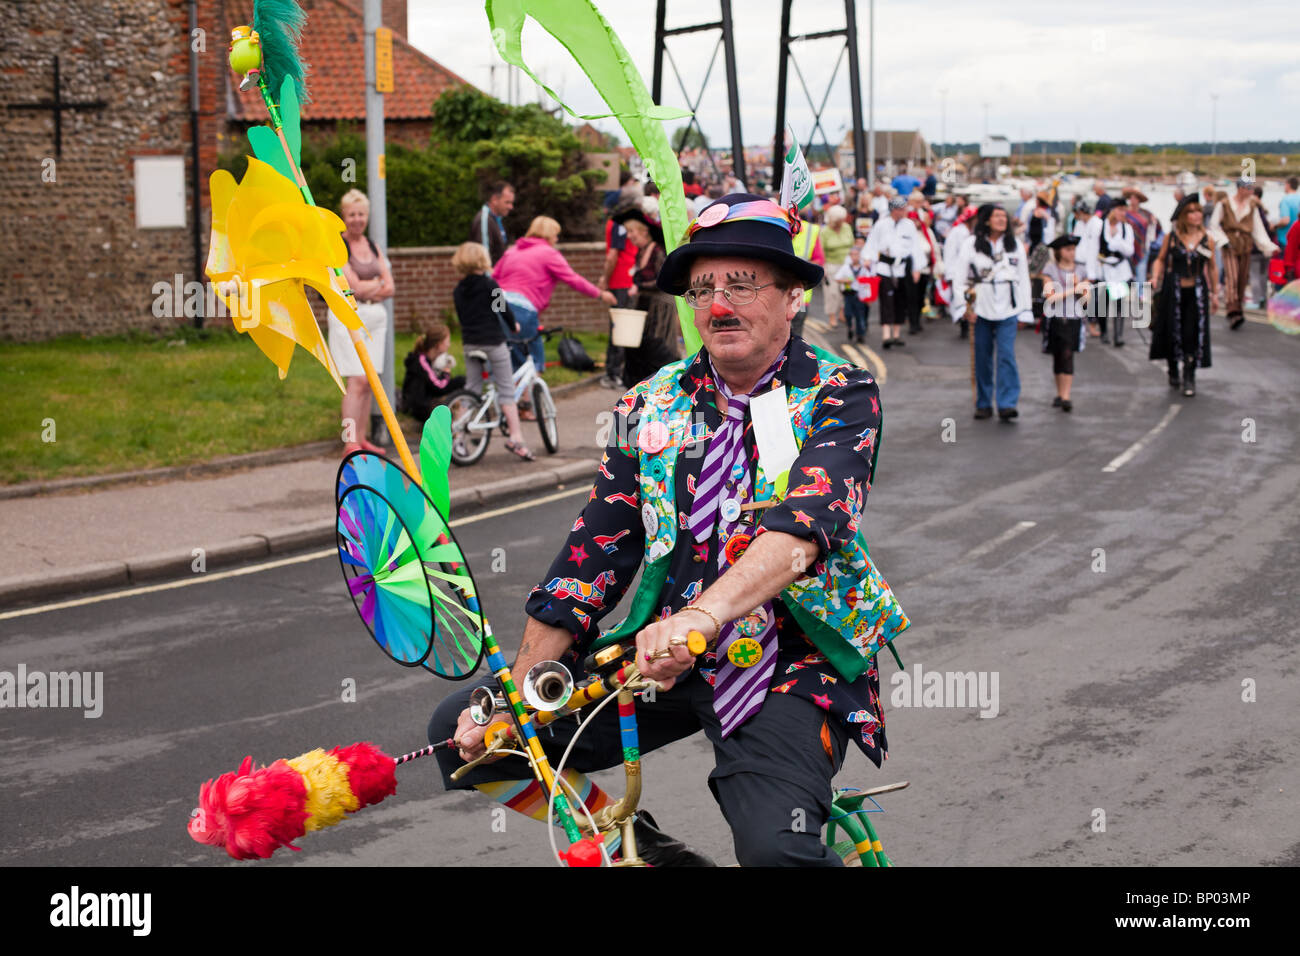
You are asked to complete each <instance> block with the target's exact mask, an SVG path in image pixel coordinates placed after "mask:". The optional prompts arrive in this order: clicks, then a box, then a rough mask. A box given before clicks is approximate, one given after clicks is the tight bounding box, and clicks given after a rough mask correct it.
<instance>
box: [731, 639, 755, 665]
mask: <svg viewBox="0 0 1300 956" xmlns="http://www.w3.org/2000/svg"><path fill="white" fill-rule="evenodd" d="M762 659H763V646H762V645H761V644H759V643H758V641H756V640H754V639H753V638H752V637H738V638H736V639H735V640H734V641H732V642H731V646H730V647H728V648H727V660H729V661H731V663H733V664H735V665H736V666H737V667H753V666H754V665H755V664H757V663H758V662H759V661H760V660H762Z"/></svg>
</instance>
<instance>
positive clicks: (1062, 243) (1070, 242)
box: [1047, 235, 1079, 249]
mask: <svg viewBox="0 0 1300 956" xmlns="http://www.w3.org/2000/svg"><path fill="white" fill-rule="evenodd" d="M1078 244H1079V237H1078V236H1064V235H1062V236H1057V237H1056V238H1055V239H1053V240H1052V241H1051V242H1049V243H1048V244H1047V248H1049V249H1063V248H1065V247H1066V246H1077V245H1078Z"/></svg>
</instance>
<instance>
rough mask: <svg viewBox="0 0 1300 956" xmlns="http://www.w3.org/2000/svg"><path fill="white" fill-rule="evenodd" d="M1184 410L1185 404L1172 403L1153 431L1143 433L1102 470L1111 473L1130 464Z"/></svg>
mask: <svg viewBox="0 0 1300 956" xmlns="http://www.w3.org/2000/svg"><path fill="white" fill-rule="evenodd" d="M1182 410H1183V406H1181V405H1170V406H1169V411H1167V412H1165V417H1164V418H1162V419H1160V424H1159V425H1157V426H1156V427H1155V428H1153V429H1151V431H1149V432H1147V433H1146V434H1145V435H1143V436H1142V437H1141V438H1139V439H1138V440H1137V441H1135V442H1134V443H1133V444H1131V445H1129V446H1128V448H1126V449H1125V450H1124V452H1123V453H1122V454H1121V455H1120V456H1119V457H1118V458H1113V459H1111V461H1110V463H1109V464H1108V465H1106V467H1105V468H1103V469H1102V471H1103V472H1104V473H1106V474H1109V473H1110V472H1112V471H1119V470H1120V469H1121V468H1123V467H1124V466H1125V465H1126V464H1128V463H1129V462H1130V461H1131V460H1132V459H1133V456H1134V455H1136V454H1137V453H1138V452H1140V451H1141V450H1142V449H1143V448H1145V447H1146V446H1147V444H1148V443H1149V442H1150V441H1151V439H1153V438H1155V437H1156V436H1157V435H1159V434H1160V433H1161V432H1162V431H1164V430H1165V428H1166V427H1167V426H1168V425H1169V423H1170V422H1172V421H1173V420H1174V416H1175V415H1177V414H1178V413H1179V412H1181V411H1182Z"/></svg>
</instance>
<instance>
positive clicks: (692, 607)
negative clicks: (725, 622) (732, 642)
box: [678, 604, 722, 644]
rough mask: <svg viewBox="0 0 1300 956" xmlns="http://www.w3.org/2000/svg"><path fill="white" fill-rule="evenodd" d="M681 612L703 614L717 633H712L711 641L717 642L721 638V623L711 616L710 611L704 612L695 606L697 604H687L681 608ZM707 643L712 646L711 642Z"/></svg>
mask: <svg viewBox="0 0 1300 956" xmlns="http://www.w3.org/2000/svg"><path fill="white" fill-rule="evenodd" d="M682 611H699V612H700V613H701V614H703V615H704V616H705V617H707V618H708V619H709V620H710V621H712V622H713V626H714V627H716V628H717V631H716V632H715V633H714V635H713V639H714V640H717V639H718V638H719V637H721V636H722V624H721V622H719V621H718V619H717V618H716V617H714V616H713V612H712V611H706V610H705V609H704V608H702V607H700V606H699V605H697V604H688V605H686V607H684V608H682ZM678 613H679V614H680V613H681V611H679V612H678ZM709 643H710V644H712V643H713V641H709Z"/></svg>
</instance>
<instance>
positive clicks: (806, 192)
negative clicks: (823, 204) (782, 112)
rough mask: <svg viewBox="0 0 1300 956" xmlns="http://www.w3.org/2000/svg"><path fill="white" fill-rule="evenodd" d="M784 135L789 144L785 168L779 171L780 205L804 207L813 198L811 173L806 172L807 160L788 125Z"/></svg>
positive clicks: (784, 206)
mask: <svg viewBox="0 0 1300 956" xmlns="http://www.w3.org/2000/svg"><path fill="white" fill-rule="evenodd" d="M785 136H786V139H787V140H788V141H789V143H790V146H789V148H788V149H786V151H785V169H784V171H783V172H782V173H781V206H782V207H783V208H786V209H789V208H790V206H792V205H793V206H795V207H796V208H798V209H804V208H806V207H807V206H810V205H812V201H813V198H814V194H813V181H812V173H810V172H808V161H807V160H805V159H804V158H803V150H801V149H800V148H799V143H798V142H797V141H796V140H795V138H794V133H793V132H791V130H790V127H788V126H787V127H786V128H785Z"/></svg>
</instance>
